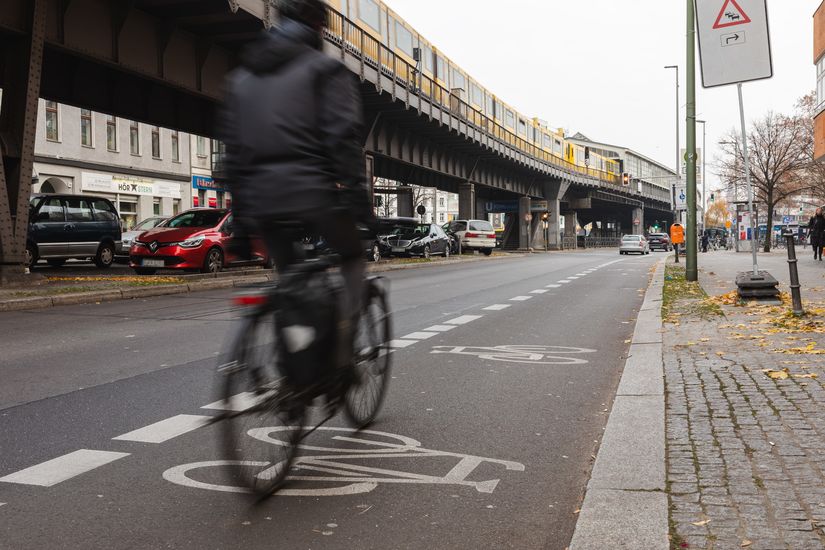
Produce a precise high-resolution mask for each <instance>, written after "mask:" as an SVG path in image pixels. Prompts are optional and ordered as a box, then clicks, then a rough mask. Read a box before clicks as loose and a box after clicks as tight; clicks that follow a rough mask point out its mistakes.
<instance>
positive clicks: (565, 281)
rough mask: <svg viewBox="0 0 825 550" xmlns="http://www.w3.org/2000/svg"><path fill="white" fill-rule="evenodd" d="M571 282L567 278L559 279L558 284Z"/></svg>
mask: <svg viewBox="0 0 825 550" xmlns="http://www.w3.org/2000/svg"><path fill="white" fill-rule="evenodd" d="M572 282H573V281H568V280H567V279H562V280H561V281H559V284H561V285H566V284H567V283H572Z"/></svg>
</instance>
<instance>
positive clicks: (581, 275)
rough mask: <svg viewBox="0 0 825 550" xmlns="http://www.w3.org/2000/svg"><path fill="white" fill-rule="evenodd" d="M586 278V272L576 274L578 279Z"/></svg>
mask: <svg viewBox="0 0 825 550" xmlns="http://www.w3.org/2000/svg"><path fill="white" fill-rule="evenodd" d="M586 276H587V272H586V271H585V272H584V273H576V277H586Z"/></svg>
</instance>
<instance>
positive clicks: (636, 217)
mask: <svg viewBox="0 0 825 550" xmlns="http://www.w3.org/2000/svg"><path fill="white" fill-rule="evenodd" d="M631 215H632V217H633V219H632V220H630V223H631V225H632V227H633V234H634V235H643V234H644V232H645V210H644V208H634V209H633V212H632V214H631ZM637 221H638V222H639V223H636V222H637Z"/></svg>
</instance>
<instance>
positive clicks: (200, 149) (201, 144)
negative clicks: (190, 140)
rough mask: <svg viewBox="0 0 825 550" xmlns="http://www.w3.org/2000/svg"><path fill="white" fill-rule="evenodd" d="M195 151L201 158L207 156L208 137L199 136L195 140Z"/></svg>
mask: <svg viewBox="0 0 825 550" xmlns="http://www.w3.org/2000/svg"><path fill="white" fill-rule="evenodd" d="M195 151H196V152H197V154H198V156H199V157H201V158H206V138H205V137H201V136H198V137H197V139H196V140H195Z"/></svg>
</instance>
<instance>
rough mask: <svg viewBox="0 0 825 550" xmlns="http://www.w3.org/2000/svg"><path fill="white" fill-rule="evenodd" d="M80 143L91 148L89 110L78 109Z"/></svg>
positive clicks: (90, 114) (90, 117) (90, 116)
mask: <svg viewBox="0 0 825 550" xmlns="http://www.w3.org/2000/svg"><path fill="white" fill-rule="evenodd" d="M80 142H81V144H83V146H84V147H93V145H92V112H91V111H90V110H89V109H80Z"/></svg>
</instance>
